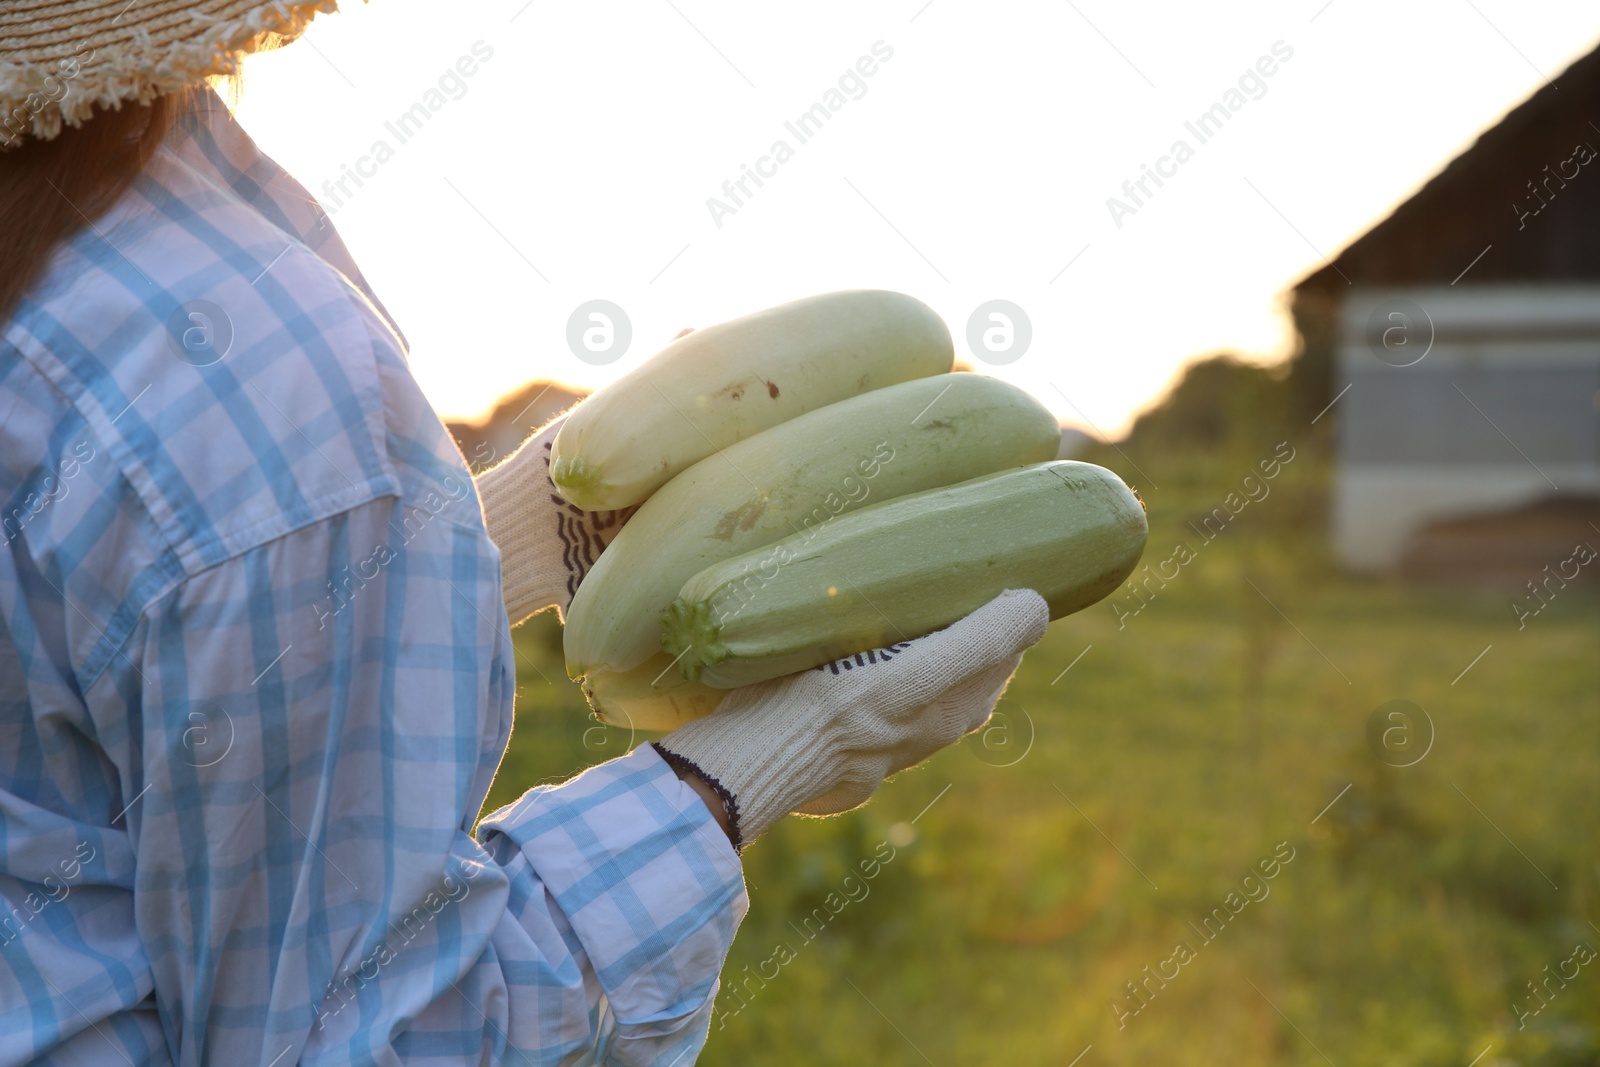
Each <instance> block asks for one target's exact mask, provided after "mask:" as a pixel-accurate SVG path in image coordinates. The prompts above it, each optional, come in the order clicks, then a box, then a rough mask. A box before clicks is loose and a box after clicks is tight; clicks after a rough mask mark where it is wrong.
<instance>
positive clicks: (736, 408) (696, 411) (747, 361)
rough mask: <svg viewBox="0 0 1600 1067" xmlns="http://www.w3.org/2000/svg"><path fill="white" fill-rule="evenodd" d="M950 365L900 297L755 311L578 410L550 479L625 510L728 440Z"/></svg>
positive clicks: (918, 311)
mask: <svg viewBox="0 0 1600 1067" xmlns="http://www.w3.org/2000/svg"><path fill="white" fill-rule="evenodd" d="M954 360H955V352H954V349H953V348H952V346H951V342H950V331H949V330H948V329H947V328H946V327H945V324H944V322H943V321H942V320H941V319H940V318H939V316H938V315H937V314H935V313H934V311H933V309H932V308H929V307H928V306H927V305H926V304H923V303H921V302H920V301H918V300H914V299H912V298H911V297H909V296H905V295H903V294H901V293H891V292H883V291H879V290H870V289H861V290H849V291H846V292H839V293H826V294H823V295H821V296H813V297H807V298H806V299H804V300H796V301H794V302H792V303H788V304H783V305H781V306H779V307H775V308H769V309H767V310H766V311H758V312H756V313H755V314H752V315H745V316H743V317H742V318H737V319H733V320H732V321H729V322H724V323H720V324H718V325H716V326H707V327H706V328H704V329H701V330H696V331H694V332H693V333H691V334H688V335H687V336H684V337H682V338H679V339H678V340H676V341H674V342H672V343H671V344H670V345H668V346H667V347H666V348H664V349H662V351H661V352H659V353H658V354H657V355H655V356H654V357H653V358H651V359H649V360H647V361H646V362H644V363H643V364H641V365H640V366H639V367H637V368H635V369H634V370H632V371H630V372H629V373H628V374H626V375H624V376H623V377H621V378H619V379H617V380H616V381H615V382H612V383H611V384H610V385H608V386H606V387H605V388H603V389H601V390H600V391H599V392H597V393H595V394H594V395H593V396H591V397H590V398H589V399H588V400H586V401H584V402H583V404H582V405H580V406H579V407H578V408H577V409H576V410H575V411H573V413H572V414H571V415H570V416H568V418H567V421H566V422H565V423H563V424H562V426H561V429H560V430H559V431H557V433H556V439H555V441H554V443H553V445H552V448H551V464H550V478H551V480H552V481H554V482H555V485H556V489H557V490H558V491H559V492H560V493H561V495H562V496H563V497H564V498H566V499H567V500H568V501H570V502H572V503H573V504H575V505H577V506H578V507H580V508H583V509H584V510H586V511H601V510H607V509H611V508H622V507H627V506H628V505H630V504H637V503H639V502H640V501H641V500H644V499H645V498H646V497H648V496H649V495H650V494H651V493H652V492H654V491H655V490H656V489H657V488H658V487H660V486H662V485H665V484H666V483H667V481H668V480H670V479H671V478H672V477H673V475H675V474H677V473H678V472H679V471H681V470H684V469H685V468H687V467H689V466H690V465H692V464H694V463H697V462H699V461H700V460H702V459H704V458H705V457H707V456H709V455H711V454H712V453H713V452H715V451H717V450H718V449H720V448H724V447H726V446H728V445H731V444H733V443H734V442H735V441H739V440H742V439H743V438H746V437H750V436H752V435H754V434H757V433H760V432H761V431H762V430H765V429H767V428H768V427H770V426H776V425H778V424H779V423H781V422H785V421H787V420H788V419H792V418H794V417H795V416H796V415H800V414H803V413H805V412H807V411H813V410H815V409H817V408H820V407H824V406H826V405H828V404H832V403H834V402H835V401H839V400H843V399H845V398H846V397H850V396H855V395H856V394H858V393H865V392H869V391H871V390H873V389H881V388H882V387H884V386H886V385H893V384H894V383H896V382H903V381H909V380H910V379H913V378H926V377H928V376H930V375H934V374H943V373H946V372H947V371H949V370H950V368H951V365H952V364H953V363H954Z"/></svg>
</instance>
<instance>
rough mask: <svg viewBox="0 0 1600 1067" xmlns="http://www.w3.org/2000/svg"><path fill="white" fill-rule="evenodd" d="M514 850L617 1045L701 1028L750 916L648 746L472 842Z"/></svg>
mask: <svg viewBox="0 0 1600 1067" xmlns="http://www.w3.org/2000/svg"><path fill="white" fill-rule="evenodd" d="M493 834H503V835H504V836H506V837H507V838H509V839H510V840H512V841H513V842H515V843H516V845H517V847H518V848H519V849H520V850H521V851H522V853H523V855H525V856H526V857H527V859H528V862H529V864H530V865H531V866H532V867H533V870H534V872H535V874H537V875H538V877H539V879H540V880H541V881H542V882H543V884H544V886H545V889H546V891H547V892H548V893H549V894H550V896H551V898H552V899H553V900H554V901H555V903H556V905H557V906H558V907H560V909H561V911H562V913H563V914H564V915H565V917H566V919H567V921H568V922H569V923H570V924H571V926H572V929H573V932H574V933H575V934H576V935H577V937H578V940H579V941H580V942H581V943H582V945H583V948H584V951H585V953H586V954H587V956H588V959H589V962H590V964H591V966H592V967H593V969H594V974H595V977H596V979H597V980H598V981H599V983H600V987H601V988H602V989H603V990H604V991H605V994H606V999H607V1001H608V1002H609V1004H610V1008H611V1013H612V1016H613V1017H614V1019H615V1020H616V1026H617V1030H616V1037H617V1040H618V1041H619V1042H628V1041H632V1040H650V1039H653V1038H659V1037H665V1036H668V1035H673V1034H677V1033H679V1032H680V1031H682V1030H683V1028H684V1027H686V1026H690V1025H696V1024H698V1025H700V1026H704V1025H706V1024H708V1023H709V1020H710V1006H711V1002H712V1000H713V998H714V997H715V996H716V991H717V975H718V973H719V972H720V971H721V970H722V964H723V961H724V960H725V959H726V957H727V954H728V949H729V947H730V946H731V945H732V943H733V936H734V933H735V931H736V930H737V929H738V926H739V922H740V921H741V920H742V919H743V918H744V915H745V912H746V911H748V910H749V906H750V901H749V896H748V895H747V894H746V892H745V887H744V877H743V872H742V870H741V868H740V864H739V857H738V855H737V854H736V853H735V852H734V850H733V846H732V845H731V844H730V843H729V841H728V838H727V835H726V834H724V833H723V831H722V828H721V827H720V826H718V825H717V823H716V820H715V819H714V818H712V816H711V812H710V811H709V810H707V808H706V805H705V802H704V801H703V800H701V799H700V796H699V794H697V793H696V792H695V791H694V790H693V789H691V788H689V787H688V786H687V785H685V784H684V783H683V782H682V781H681V780H680V779H679V778H678V776H677V775H676V774H675V773H674V772H673V770H672V768H671V767H670V766H668V765H667V763H666V761H665V760H663V759H662V758H661V756H660V755H659V754H658V753H656V751H655V750H654V749H653V748H651V746H649V745H640V746H639V747H638V748H636V749H634V750H633V751H632V752H630V753H628V754H627V755H626V756H623V757H621V758H619V759H615V760H611V761H609V762H607V763H602V764H600V765H598V766H595V767H591V768H589V769H588V770H586V771H584V772H583V773H582V774H580V775H578V776H577V777H576V778H573V779H572V780H570V781H568V782H565V783H562V784H561V785H557V786H540V787H536V788H534V789H531V790H529V791H528V792H527V793H526V794H524V795H523V797H522V798H521V799H520V800H518V801H516V802H515V803H513V804H511V805H508V806H507V807H504V808H502V809H500V810H499V811H497V812H495V813H494V814H492V815H490V816H489V817H488V818H486V819H484V820H483V822H482V823H481V824H480V826H479V829H478V835H479V837H480V839H482V840H483V841H484V842H485V844H488V843H489V838H490V836H491V835H493Z"/></svg>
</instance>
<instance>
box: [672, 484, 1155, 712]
mask: <svg viewBox="0 0 1600 1067" xmlns="http://www.w3.org/2000/svg"><path fill="white" fill-rule="evenodd" d="M1147 532H1148V530H1147V526H1146V524H1145V514H1144V505H1143V504H1142V503H1141V502H1140V500H1139V499H1138V497H1136V496H1134V494H1133V492H1132V491H1131V490H1130V489H1129V488H1128V487H1127V486H1126V485H1124V484H1123V483H1122V481H1121V479H1119V478H1118V477H1117V476H1116V475H1115V474H1112V473H1111V472H1110V471H1108V470H1106V469H1105V468H1103V467H1097V466H1095V465H1093V464H1090V463H1077V462H1073V461H1070V460H1066V461H1057V462H1053V463H1040V464H1036V465H1034V466H1031V467H1022V468H1018V469H1015V470H1009V471H1002V472H1000V473H998V474H990V475H985V476H983V477H980V478H974V479H972V480H970V481H967V482H963V483H961V484H959V485H953V486H949V487H947V488H944V489H932V490H928V491H926V492H922V493H916V494H913V495H911V496H905V497H901V498H900V499H898V500H888V501H884V502H882V503H879V504H874V505H871V506H869V507H865V508H862V509H861V510H860V511H857V512H855V513H853V514H850V515H846V516H843V517H842V518H839V519H837V520H836V521H834V522H831V523H829V524H828V525H827V526H825V527H823V528H822V529H821V530H820V531H819V532H817V533H816V535H815V536H812V537H806V536H805V535H801V536H799V537H794V536H791V537H788V538H785V539H784V540H782V541H778V542H777V543H775V544H773V545H770V546H768V547H766V548H763V549H758V550H756V551H754V552H747V553H745V554H743V555H740V556H736V557H734V558H732V559H728V560H724V561H722V562H720V563H715V564H713V565H711V566H710V567H707V568H706V569H705V570H702V571H700V572H699V573H698V574H696V575H695V576H694V577H692V578H690V579H689V580H688V581H687V582H685V583H684V585H683V589H682V591H681V592H680V593H679V596H678V599H677V600H675V601H673V603H672V606H671V607H670V608H668V609H667V611H666V612H665V613H664V614H663V615H662V620H661V644H662V647H663V649H664V650H665V651H666V654H667V655H668V656H671V657H674V658H675V659H676V660H677V662H678V669H679V670H680V671H681V672H682V673H683V676H684V677H685V678H689V679H691V680H698V681H700V682H704V683H705V684H707V685H710V686H713V687H715V688H719V689H723V688H728V687H731V686H739V685H748V684H750V683H752V682H759V681H763V680H765V679H768V678H776V677H778V676H780V675H785V674H791V673H793V672H795V671H801V670H805V669H806V668H808V667H815V666H818V665H820V664H823V663H827V662H829V661H830V660H834V659H838V658H840V657H843V656H848V655H852V654H854V653H857V652H864V651H866V650H868V649H872V648H879V647H882V646H885V645H889V644H892V643H894V642H896V641H904V640H908V639H910V638H914V637H919V636H921V635H923V634H927V633H931V632H933V631H934V630H938V629H942V628H943V627H946V626H948V625H950V624H951V623H953V622H955V621H956V620H957V619H960V618H961V617H962V616H964V615H966V614H968V613H969V612H971V611H973V610H974V609H976V608H978V607H981V606H982V605H983V604H985V603H987V602H988V601H989V600H991V599H992V598H993V597H995V596H997V595H998V594H999V593H1001V592H1002V591H1004V590H1006V589H1021V588H1028V589H1033V590H1035V591H1037V592H1038V593H1039V594H1040V595H1041V596H1043V597H1044V599H1045V601H1046V602H1047V603H1048V604H1049V605H1050V617H1051V618H1052V619H1059V618H1061V617H1062V616H1064V615H1069V614H1071V613H1072V612H1074V611H1078V610H1079V609H1081V608H1085V607H1087V606H1088V605H1090V604H1093V603H1094V602H1095V601H1097V600H1100V599H1101V598H1102V597H1105V596H1106V595H1108V594H1109V593H1111V592H1112V591H1114V590H1115V589H1116V588H1117V586H1118V585H1119V584H1121V582H1122V580H1123V578H1125V577H1127V575H1128V574H1129V573H1130V572H1131V571H1132V570H1133V568H1134V566H1135V564H1137V563H1138V560H1139V556H1140V554H1141V553H1142V552H1143V551H1144V543H1145V538H1146V535H1147Z"/></svg>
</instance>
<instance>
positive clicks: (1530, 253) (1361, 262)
mask: <svg viewBox="0 0 1600 1067" xmlns="http://www.w3.org/2000/svg"><path fill="white" fill-rule="evenodd" d="M1396 118H1397V119H1399V118H1401V116H1396ZM1420 118H1421V116H1419V120H1420ZM1396 129H1398V130H1403V129H1404V123H1403V122H1401V123H1398V124H1397V126H1396ZM1395 135H1396V134H1394V133H1385V134H1382V135H1380V136H1379V137H1377V138H1376V139H1375V143H1374V144H1373V146H1372V149H1371V151H1372V152H1373V153H1381V152H1382V150H1383V148H1382V141H1383V139H1384V138H1385V137H1388V136H1395ZM1579 144H1586V145H1588V146H1589V149H1590V150H1591V151H1592V152H1593V153H1597V155H1596V156H1595V158H1592V159H1590V161H1589V162H1588V163H1587V164H1586V165H1581V166H1579V165H1578V164H1577V162H1576V158H1575V157H1574V149H1575V148H1576V147H1577V146H1578V145H1579ZM1578 158H1581V157H1578ZM1546 167H1548V168H1549V169H1548V170H1546V169H1545V168H1546ZM1575 167H1576V169H1577V173H1576V175H1573V170H1574V168H1575ZM1563 171H1564V172H1565V174H1566V175H1567V176H1568V177H1567V178H1566V179H1565V180H1564V181H1563V180H1562V178H1561V177H1560V175H1561V173H1562V172H1563ZM1552 176H1555V177H1552ZM1529 182H1532V183H1534V186H1535V187H1537V188H1538V190H1539V196H1540V197H1543V198H1544V199H1543V200H1539V199H1535V197H1534V193H1533V192H1532V191H1531V190H1530V188H1529V185H1528V183H1529ZM1547 190H1548V191H1547ZM1541 203H1542V204H1543V205H1544V206H1543V207H1542V208H1541V207H1540V205H1541ZM1518 208H1520V210H1522V211H1527V212H1530V213H1529V214H1528V215H1527V216H1526V217H1524V218H1520V219H1519V216H1518ZM1535 209H1539V210H1538V213H1537V214H1533V213H1532V212H1533V211H1534V210H1535ZM1487 246H1492V247H1489V251H1488V252H1484V248H1485V247H1487ZM1479 253H1483V258H1482V259H1479V260H1478V261H1477V262H1476V263H1473V259H1474V257H1476V256H1477V255H1478V254H1479ZM1468 264H1472V267H1471V269H1470V270H1466V268H1467V266H1468ZM1463 270H1466V274H1465V276H1462V271H1463ZM1457 277H1461V282H1460V284H1461V285H1467V284H1469V283H1470V284H1476V285H1482V284H1485V283H1490V282H1501V283H1503V282H1527V281H1537V282H1555V281H1600V49H1597V50H1596V51H1594V52H1591V53H1589V54H1588V55H1586V56H1584V57H1583V58H1582V59H1580V60H1578V61H1577V62H1576V63H1574V64H1572V66H1570V67H1568V68H1567V69H1566V70H1565V71H1563V72H1562V73H1560V74H1559V75H1557V76H1556V77H1555V78H1554V79H1553V80H1552V82H1551V83H1550V84H1548V85H1545V86H1544V87H1543V88H1541V89H1539V90H1538V91H1537V92H1535V93H1534V94H1533V95H1532V96H1530V97H1529V98H1528V99H1527V100H1525V101H1524V102H1523V103H1521V104H1519V105H1518V106H1517V107H1516V108H1515V109H1513V110H1512V111H1511V112H1510V113H1509V114H1507V115H1506V117H1505V118H1504V119H1502V120H1501V121H1500V122H1498V123H1496V124H1495V125H1494V126H1493V127H1492V128H1490V129H1488V130H1486V131H1484V133H1483V134H1482V135H1480V136H1479V137H1478V139H1477V141H1476V142H1475V143H1474V144H1473V145H1472V147H1471V148H1469V149H1467V150H1466V151H1465V152H1463V153H1462V154H1461V155H1459V156H1457V157H1456V158H1455V159H1453V160H1451V161H1450V164H1449V165H1448V166H1446V167H1445V168H1444V170H1442V171H1440V172H1439V173H1438V174H1437V175H1435V176H1434V177H1433V178H1432V180H1430V181H1429V182H1428V183H1427V184H1426V185H1425V186H1423V187H1422V189H1420V190H1419V191H1418V192H1417V193H1416V195H1415V196H1412V197H1411V198H1410V199H1408V200H1406V201H1405V202H1404V203H1403V204H1401V205H1400V206H1399V207H1397V208H1395V210H1394V212H1393V213H1392V214H1390V215H1389V217H1388V218H1386V219H1384V220H1383V221H1382V222H1380V223H1378V224H1377V225H1376V226H1374V227H1373V228H1372V229H1370V230H1368V231H1367V232H1366V233H1365V234H1363V235H1362V236H1361V237H1360V238H1358V239H1357V240H1355V241H1354V242H1353V243H1351V244H1350V245H1349V246H1348V247H1346V248H1345V249H1344V251H1342V252H1340V253H1339V255H1338V256H1337V257H1336V258H1335V259H1334V260H1333V261H1332V263H1330V264H1328V265H1326V266H1324V267H1322V268H1321V269H1320V270H1317V271H1315V272H1313V273H1312V274H1310V275H1308V276H1307V277H1306V278H1304V279H1303V280H1302V281H1301V282H1300V283H1299V284H1297V285H1296V286H1295V287H1294V288H1295V290H1296V291H1297V292H1300V291H1304V290H1321V291H1325V292H1330V293H1332V292H1336V291H1337V290H1342V289H1346V288H1348V287H1349V285H1350V284H1355V285H1433V284H1439V285H1449V284H1450V283H1451V282H1452V281H1454V280H1455V279H1456V278H1457ZM1346 279H1348V281H1347V280H1346Z"/></svg>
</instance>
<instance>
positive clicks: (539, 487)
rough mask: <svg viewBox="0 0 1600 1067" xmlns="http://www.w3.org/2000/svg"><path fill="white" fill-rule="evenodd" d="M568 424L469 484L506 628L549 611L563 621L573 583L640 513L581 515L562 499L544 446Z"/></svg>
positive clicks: (550, 429)
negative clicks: (491, 546) (492, 549)
mask: <svg viewBox="0 0 1600 1067" xmlns="http://www.w3.org/2000/svg"><path fill="white" fill-rule="evenodd" d="M569 414H570V412H569ZM566 419H567V416H566V415H563V416H561V417H560V418H558V419H556V420H555V421H553V422H551V423H550V425H548V426H546V427H545V428H544V429H542V430H540V431H539V432H538V433H536V434H534V435H533V436H532V437H530V438H528V440H527V442H526V443H525V444H524V445H523V446H522V447H521V448H519V449H517V451H516V452H514V453H512V454H511V457H510V458H509V459H507V460H506V461H505V462H503V463H500V464H498V465H496V466H494V467H492V468H491V469H489V470H487V471H485V472H484V473H483V474H480V475H478V477H477V478H475V479H474V483H475V484H476V485H477V487H478V498H479V499H480V500H481V501H482V502H483V520H484V523H485V524H486V525H487V526H488V528H489V540H491V541H493V542H494V543H495V545H496V547H498V548H499V549H500V585H501V589H502V592H503V593H504V594H505V601H506V615H507V617H509V618H510V619H511V625H512V626H515V625H517V623H519V622H521V621H522V620H524V619H526V618H527V617H528V616H529V615H532V614H534V613H535V612H539V611H543V610H544V609H545V608H549V607H554V608H555V609H556V610H557V611H558V612H559V613H560V614H561V616H562V619H563V621H565V616H566V610H567V605H569V604H571V603H572V594H574V593H576V592H577V591H578V583H579V582H581V581H583V576H584V575H585V574H588V573H589V568H590V567H592V566H594V561H595V560H596V559H598V558H599V556H600V553H601V551H602V550H604V549H605V547H606V546H607V545H608V544H610V543H611V539H612V538H613V537H615V536H617V531H618V530H620V529H622V524H623V523H624V522H627V521H628V519H629V518H630V517H631V516H632V515H633V513H634V512H635V511H638V510H639V508H638V506H637V505H635V506H633V507H630V508H623V509H621V510H620V511H584V510H582V509H580V508H577V507H574V506H573V505H571V504H569V503H567V502H566V501H565V500H563V499H561V496H560V494H559V493H557V492H556V486H555V483H554V482H552V481H551V480H550V445H551V443H552V442H553V441H555V439H556V431H557V430H559V429H561V424H562V423H563V422H565V421H566Z"/></svg>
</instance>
